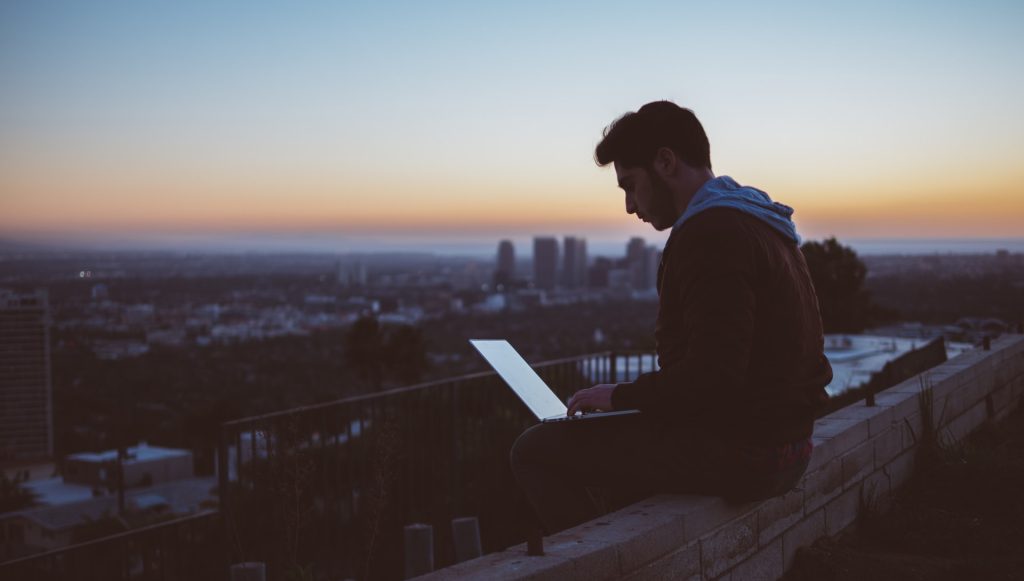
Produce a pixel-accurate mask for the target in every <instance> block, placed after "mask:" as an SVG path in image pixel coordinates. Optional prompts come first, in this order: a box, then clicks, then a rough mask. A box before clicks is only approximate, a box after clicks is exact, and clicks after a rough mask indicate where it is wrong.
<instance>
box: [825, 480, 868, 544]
mask: <svg viewBox="0 0 1024 581" xmlns="http://www.w3.org/2000/svg"><path fill="white" fill-rule="evenodd" d="M860 508H861V487H860V486H855V487H853V488H850V489H849V490H846V491H845V492H843V493H842V494H840V495H839V496H838V497H836V498H834V499H832V500H830V501H829V502H828V504H826V505H825V534H827V535H828V536H830V537H831V536H835V535H838V534H839V533H841V532H843V531H844V530H846V528H847V527H849V526H850V525H852V524H853V523H854V522H855V521H856V520H857V517H858V516H859V515H860Z"/></svg>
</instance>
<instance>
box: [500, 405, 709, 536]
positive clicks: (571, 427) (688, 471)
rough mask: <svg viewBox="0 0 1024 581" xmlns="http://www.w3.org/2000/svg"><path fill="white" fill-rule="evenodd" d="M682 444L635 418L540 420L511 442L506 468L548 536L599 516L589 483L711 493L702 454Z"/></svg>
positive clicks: (612, 486)
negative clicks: (514, 477)
mask: <svg viewBox="0 0 1024 581" xmlns="http://www.w3.org/2000/svg"><path fill="white" fill-rule="evenodd" d="M687 448H688V443H687V442H680V441H678V439H677V438H665V434H663V433H661V432H660V431H659V430H657V429H656V428H654V427H652V426H651V425H650V424H649V423H648V422H645V421H643V418H642V417H641V416H638V415H637V416H620V417H609V418H601V419H596V418H595V419H592V420H583V421H566V422H554V423H547V424H538V425H536V426H533V427H532V428H530V429H528V430H526V431H525V432H523V434H522V435H521V436H519V439H518V440H516V443H515V445H514V446H513V447H512V453H511V461H512V471H513V473H514V474H515V476H516V480H517V481H518V483H519V486H520V488H522V490H523V492H524V493H525V495H526V497H527V499H528V500H529V502H530V504H531V505H532V507H533V508H534V510H535V511H536V514H537V516H538V518H539V519H540V521H541V523H542V524H543V525H544V529H545V530H546V532H547V533H549V534H550V533H554V532H557V531H560V530H563V529H566V528H569V527H571V526H574V525H577V524H579V523H581V522H584V521H587V520H590V519H591V518H594V517H596V516H598V515H597V510H596V507H595V506H594V503H593V501H592V500H591V499H590V496H589V494H588V493H587V491H586V487H587V486H603V487H611V488H615V489H619V490H622V489H628V490H630V491H633V492H647V493H653V492H655V491H658V490H667V489H672V490H677V491H682V490H686V491H690V492H702V491H706V490H712V489H713V484H710V483H709V482H710V479H711V477H712V472H713V471H712V470H710V469H709V468H710V467H709V466H707V465H706V462H705V460H704V455H703V454H701V453H699V452H700V451H694V450H688V449H687ZM695 452H696V453H695Z"/></svg>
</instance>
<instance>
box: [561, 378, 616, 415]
mask: <svg viewBox="0 0 1024 581" xmlns="http://www.w3.org/2000/svg"><path fill="white" fill-rule="evenodd" d="M614 390H615V384H614V383H599V384H597V385H595V386H594V387H588V388H587V389H581V390H579V391H577V392H576V393H574V394H573V395H572V397H571V398H569V411H568V412H566V415H568V416H574V415H576V412H583V413H586V412H593V411H598V410H600V411H605V412H607V411H611V410H612V409H613V408H612V391H614Z"/></svg>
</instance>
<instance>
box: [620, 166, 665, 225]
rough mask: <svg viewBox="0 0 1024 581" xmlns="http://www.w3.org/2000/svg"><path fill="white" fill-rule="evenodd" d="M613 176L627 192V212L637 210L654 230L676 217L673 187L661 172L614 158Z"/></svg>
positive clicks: (641, 217)
mask: <svg viewBox="0 0 1024 581" xmlns="http://www.w3.org/2000/svg"><path fill="white" fill-rule="evenodd" d="M615 176H616V177H617V178H618V180H619V187H620V188H622V191H623V192H625V193H626V213H627V214H636V215H637V217H638V218H640V219H641V220H643V221H644V222H647V223H649V224H650V225H651V226H653V227H654V229H655V230H664V229H666V228H669V227H670V226H672V225H673V224H675V222H676V219H678V218H679V215H678V212H677V211H676V208H675V204H674V203H673V201H672V190H671V189H670V188H669V186H668V184H667V183H665V180H663V179H662V178H661V176H659V175H657V174H656V173H655V172H654V171H653V170H651V169H649V168H644V167H631V168H626V167H623V166H621V165H619V163H618V162H615Z"/></svg>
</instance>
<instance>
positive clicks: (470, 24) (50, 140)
mask: <svg viewBox="0 0 1024 581" xmlns="http://www.w3.org/2000/svg"><path fill="white" fill-rule="evenodd" d="M243 7H244V8H243ZM1022 23H1024V8H1022V7H1021V6H1020V5H1019V4H1015V3H1011V2H999V1H989V2H982V3H976V4H972V5H958V4H956V3H927V4H926V3H908V4H904V5H901V6H898V7H894V6H890V5H884V4H882V3H863V4H858V5H856V6H852V5H851V6H828V7H821V6H820V5H812V4H804V3H799V2H791V3H784V4H782V5H777V6H771V7H768V6H761V5H757V4H755V3H739V4H737V5H735V6H720V5H715V6H704V7H690V8H687V7H682V6H677V5H671V4H665V3H659V2H647V3H642V4H638V5H635V6H633V7H631V9H630V11H629V12H628V13H625V14H624V13H622V12H621V10H615V9H613V8H612V6H611V5H595V6H588V10H586V11H584V10H574V9H572V8H568V7H561V6H558V7H556V6H549V5H544V4H541V3H525V4H522V3H521V4H517V5H516V6H515V7H512V6H505V7H488V8H487V9H484V8H483V7H478V6H467V5H461V4H456V3H447V4H444V5H441V6H433V5H432V6H431V7H426V6H405V7H397V6H379V5H372V6H371V5H366V6H351V5H334V4H328V3H312V4H307V5H305V6H303V7H301V8H298V7H297V8H293V9H291V10H288V11H285V10H281V9H278V10H272V9H269V8H257V7H253V6H248V5H242V4H236V5H218V6H209V5H206V4H203V3H178V4H175V5H174V6H153V5H139V4H133V3H122V2H113V3H105V4H103V5H95V6H82V5H80V4H77V3H73V2H58V3H55V4H47V5H39V4H35V3H8V4H5V5H4V6H3V7H2V8H0V44H2V46H3V50H2V51H0V76H2V78H4V79H5V80H6V82H5V83H3V85H2V87H0V129H2V131H0V233H2V235H0V237H3V238H10V239H17V240H32V241H52V240H63V241H68V242H70V243H72V244H80V243H83V242H86V243H88V242H89V241H98V243H103V244H110V243H111V241H112V240H114V241H116V240H121V241H123V242H124V244H126V245H131V244H136V245H153V244H156V243H157V242H161V241H162V242H161V243H164V244H165V245H169V246H174V245H175V244H185V245H187V244H189V243H190V241H194V240H197V239H201V238H204V237H206V238H210V237H213V238H216V237H232V236H234V237H236V238H239V239H240V238H242V237H246V236H252V237H255V238H259V237H263V238H267V239H269V240H270V242H273V241H274V240H275V239H280V240H281V241H282V245H283V246H287V245H288V244H287V243H285V242H286V241H287V239H294V238H301V237H318V236H319V237H332V236H333V237H350V238H352V239H353V240H356V241H357V242H358V243H360V244H364V243H365V241H368V240H369V241H372V240H374V239H377V238H379V239H381V240H382V243H387V242H388V241H389V240H400V239H402V238H403V237H404V238H407V239H409V240H410V246H413V247H415V246H419V245H421V244H422V241H424V240H427V241H436V242H437V243H438V244H441V245H444V244H447V243H450V242H451V241H455V242H456V243H458V241H460V240H463V239H467V238H473V239H476V240H484V239H495V240H496V239H499V238H526V237H532V236H536V235H541V234H543V233H545V232H552V233H554V232H576V233H578V234H579V235H582V236H585V237H587V238H588V239H590V240H598V239H600V238H601V237H602V236H603V237H606V238H608V239H618V238H625V237H632V236H643V237H645V238H646V239H647V240H648V241H652V240H654V241H656V240H658V239H659V238H661V237H662V236H663V234H658V233H654V232H653V231H651V230H650V229H649V228H648V227H646V226H645V225H642V224H640V223H639V222H637V221H635V220H632V219H631V218H630V217H628V216H625V215H624V212H623V200H622V196H621V192H620V191H619V190H618V189H617V188H616V187H615V183H614V181H615V180H614V174H613V172H612V170H610V169H609V168H603V169H602V168H597V167H595V165H594V163H593V161H592V159H591V154H592V151H593V146H594V145H595V144H596V142H597V141H598V140H599V138H600V132H601V130H602V129H603V128H604V127H605V126H606V125H607V124H608V123H609V122H610V121H612V120H613V119H614V118H615V117H617V116H619V115H621V114H622V113H624V112H626V111H629V110H635V109H636V108H638V107H639V106H640V105H641V104H643V103H644V102H646V101H649V100H653V99H659V98H670V99H673V100H675V101H676V102H678V103H680V104H681V105H684V106H688V107H691V108H693V109H694V111H695V112H696V113H697V115H698V116H699V117H700V119H701V120H702V122H703V123H704V125H705V127H706V128H707V130H708V134H709V136H710V139H711V151H712V162H713V164H714V168H715V170H716V173H719V174H721V175H731V176H733V177H734V178H736V179H737V180H738V181H740V182H741V183H745V184H750V185H753V186H756V187H759V188H761V189H764V190H765V191H767V192H768V193H769V194H770V195H772V196H773V198H775V199H776V200H777V201H780V202H783V203H786V204H789V205H791V206H793V207H794V208H795V209H796V213H795V216H794V218H795V220H796V223H797V226H798V228H799V231H800V233H801V235H803V236H804V237H805V238H808V239H820V238H824V237H827V236H832V235H835V236H837V237H839V238H840V239H841V240H844V239H879V238H884V239H893V238H900V239H918V238H929V239H934V238H957V239H963V238H1009V237H1014V236H1019V230H1020V228H1019V224H1020V223H1024V195H1022V192H1021V190H1020V186H1019V184H1020V183H1022V180H1021V178H1024V169H1022V167H1021V166H1020V164H1019V163H1017V160H1016V158H1017V157H1018V153H1019V152H1020V151H1021V150H1024V116H1022V115H1020V114H1019V113H1018V111H1017V103H1019V102H1021V101H1022V100H1024V80H1022V78H1021V77H1020V75H1019V74H1016V71H1018V70H1020V69H1021V67H1022V65H1024V40H1021V38H1020V36H1019V35H1017V34H1015V30H1016V29H1017V28H1019V26H1020V25H1021V24H1022ZM723 38H725V39H727V40H728V42H722V39H723ZM597 234H600V236H599V235H597ZM257 242H258V241H257Z"/></svg>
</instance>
